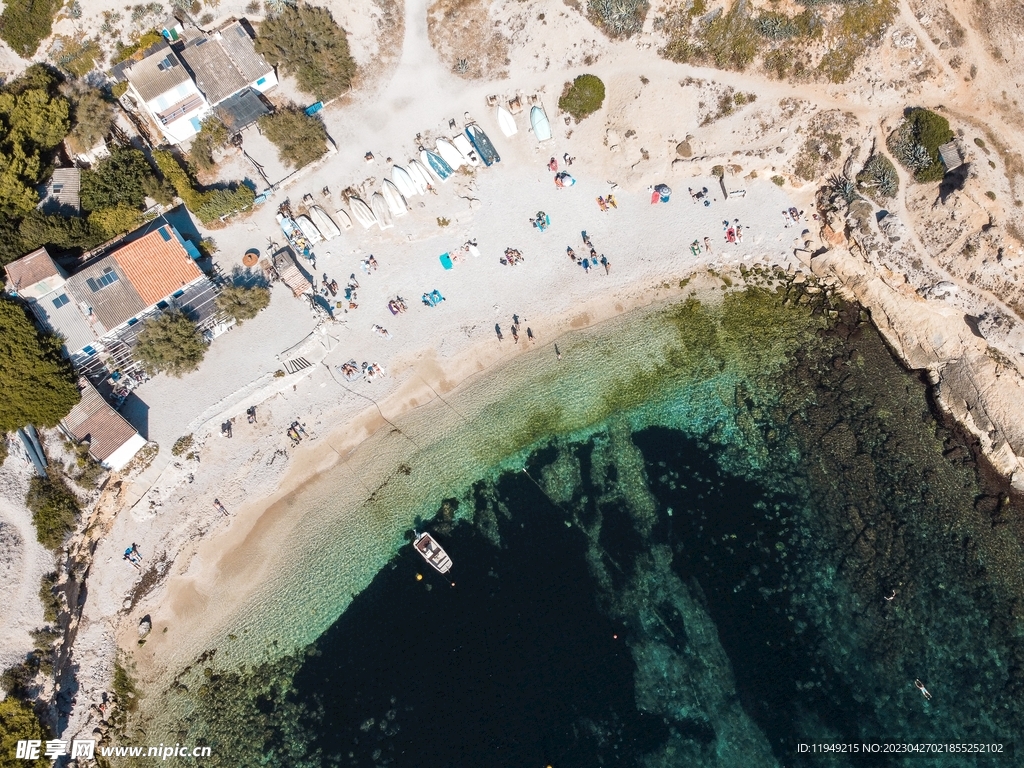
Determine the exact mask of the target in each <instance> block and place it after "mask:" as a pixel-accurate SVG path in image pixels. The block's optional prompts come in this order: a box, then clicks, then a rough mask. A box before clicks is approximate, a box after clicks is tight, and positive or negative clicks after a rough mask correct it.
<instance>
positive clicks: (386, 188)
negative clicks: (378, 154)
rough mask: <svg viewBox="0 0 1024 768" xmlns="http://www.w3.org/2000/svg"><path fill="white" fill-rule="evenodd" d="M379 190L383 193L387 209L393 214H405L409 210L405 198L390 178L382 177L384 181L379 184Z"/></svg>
mask: <svg viewBox="0 0 1024 768" xmlns="http://www.w3.org/2000/svg"><path fill="white" fill-rule="evenodd" d="M381 190H382V192H383V193H384V202H385V203H387V204H388V210H390V211H391V213H392V214H393V215H394V216H396V217H398V216H405V214H407V213H408V212H409V207H408V205H407V204H406V202H405V198H404V197H403V196H402V193H401V192H399V191H398V187H397V186H395V183H394V182H393V181H391V179H384V183H383V184H381ZM378 218H379V217H378Z"/></svg>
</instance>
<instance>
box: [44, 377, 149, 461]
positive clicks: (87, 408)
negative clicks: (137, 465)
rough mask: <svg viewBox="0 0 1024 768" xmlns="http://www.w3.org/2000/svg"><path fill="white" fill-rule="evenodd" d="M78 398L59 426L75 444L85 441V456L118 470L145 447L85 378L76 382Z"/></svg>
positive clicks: (140, 439)
mask: <svg viewBox="0 0 1024 768" xmlns="http://www.w3.org/2000/svg"><path fill="white" fill-rule="evenodd" d="M78 389H79V391H80V392H81V393H82V399H81V400H80V401H79V402H78V404H77V405H75V407H74V408H72V409H71V413H69V414H68V415H67V416H65V417H64V420H63V421H62V422H61V427H62V428H63V429H64V431H65V432H66V433H67V434H68V435H70V436H71V438H72V439H73V440H74V441H75V442H76V443H81V442H83V441H84V442H87V443H88V444H89V455H90V456H92V457H93V458H94V459H96V461H98V462H99V463H100V464H102V465H103V466H104V467H106V468H107V469H112V470H114V471H117V470H119V469H122V468H123V467H124V466H125V465H126V464H127V463H128V462H129V461H131V460H132V458H133V457H134V456H135V454H136V453H138V452H139V449H141V448H142V446H144V445H145V444H146V440H145V438H144V437H142V435H140V434H139V433H138V432H137V431H136V430H135V427H133V426H132V425H131V424H129V423H128V422H127V421H126V420H125V418H124V417H123V416H122V415H121V414H119V413H118V412H117V411H115V410H114V409H113V408H111V407H110V405H109V404H108V403H107V401H106V400H104V399H103V396H102V395H100V393H99V392H97V391H96V387H94V386H93V385H92V384H91V383H90V382H89V380H88V379H86V378H85V377H82V378H81V379H79V381H78Z"/></svg>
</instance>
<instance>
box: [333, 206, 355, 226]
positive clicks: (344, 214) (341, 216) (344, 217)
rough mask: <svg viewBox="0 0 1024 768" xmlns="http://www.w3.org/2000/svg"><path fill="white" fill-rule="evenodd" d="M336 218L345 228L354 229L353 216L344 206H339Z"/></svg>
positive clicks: (335, 214)
mask: <svg viewBox="0 0 1024 768" xmlns="http://www.w3.org/2000/svg"><path fill="white" fill-rule="evenodd" d="M334 218H335V219H337V220H338V224H339V225H340V226H341V228H342V229H344V230H349V229H352V217H351V216H349V215H348V211H346V210H345V209H344V208H339V209H338V210H336V211H335V212H334Z"/></svg>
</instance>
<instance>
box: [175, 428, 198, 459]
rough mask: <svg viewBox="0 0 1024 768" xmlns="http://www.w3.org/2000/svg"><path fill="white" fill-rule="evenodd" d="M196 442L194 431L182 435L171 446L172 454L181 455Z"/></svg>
mask: <svg viewBox="0 0 1024 768" xmlns="http://www.w3.org/2000/svg"><path fill="white" fill-rule="evenodd" d="M193 442H195V438H193V437H192V433H191V432H189V433H188V434H187V435H182V436H181V437H179V438H178V439H177V440H175V441H174V445H172V446H171V455H172V456H181V455H183V454H184V453H185V451H187V450H188V449H189V448H191V447H192V443H193Z"/></svg>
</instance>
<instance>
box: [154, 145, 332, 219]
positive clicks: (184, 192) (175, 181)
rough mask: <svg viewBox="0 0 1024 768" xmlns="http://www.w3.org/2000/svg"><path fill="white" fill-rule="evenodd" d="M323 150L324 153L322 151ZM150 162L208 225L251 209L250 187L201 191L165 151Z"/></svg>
mask: <svg viewBox="0 0 1024 768" xmlns="http://www.w3.org/2000/svg"><path fill="white" fill-rule="evenodd" d="M325 151H326V150H325ZM153 161H154V162H155V163H156V165H157V168H159V169H160V173H161V174H163V177H164V179H165V180H166V181H167V183H169V184H170V185H171V186H172V187H173V188H174V191H175V192H176V193H177V195H178V197H180V198H181V200H182V202H184V203H185V207H186V208H188V209H189V210H190V211H192V213H194V214H195V215H196V216H197V217H198V218H199V220H200V221H201V222H203V223H204V224H210V223H211V222H214V221H216V220H217V219H219V218H221V217H223V216H229V215H231V214H233V213H237V212H238V211H242V210H245V209H246V208H249V207H251V206H252V204H253V201H254V200H255V199H256V195H255V194H254V193H253V191H252V190H251V189H249V187H247V186H245V185H239V186H238V187H235V188H229V189H215V190H210V191H208V192H201V191H199V190H198V189H197V188H196V186H195V181H194V180H193V178H192V175H191V174H190V173H189V172H188V171H187V170H186V169H185V168H182V167H181V165H180V164H179V163H178V161H177V160H176V159H175V157H174V155H172V154H171V153H170V152H168V151H167V150H164V149H158V150H156V151H155V152H153Z"/></svg>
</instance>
